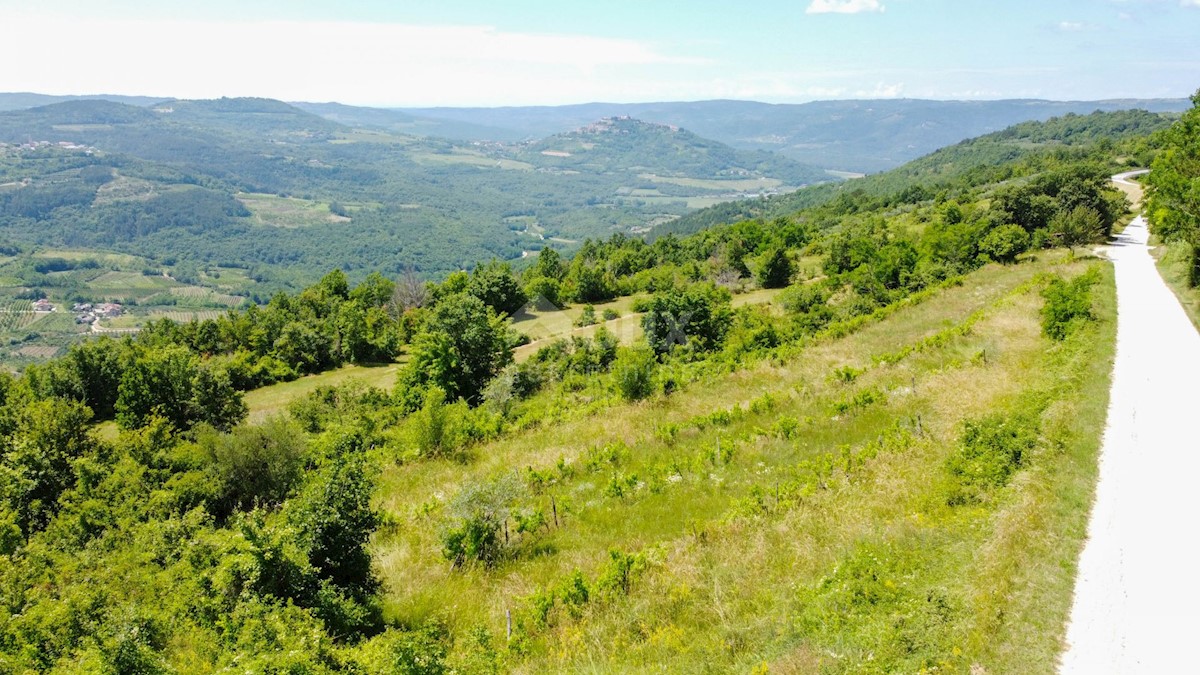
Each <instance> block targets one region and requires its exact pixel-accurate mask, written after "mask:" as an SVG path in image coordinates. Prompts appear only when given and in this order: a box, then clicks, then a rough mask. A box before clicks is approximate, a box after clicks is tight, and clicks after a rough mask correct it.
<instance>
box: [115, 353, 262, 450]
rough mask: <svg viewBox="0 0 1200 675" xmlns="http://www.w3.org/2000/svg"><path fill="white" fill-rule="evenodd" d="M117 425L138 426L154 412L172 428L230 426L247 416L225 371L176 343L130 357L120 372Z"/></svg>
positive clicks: (240, 396) (128, 427)
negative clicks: (201, 360) (205, 425)
mask: <svg viewBox="0 0 1200 675" xmlns="http://www.w3.org/2000/svg"><path fill="white" fill-rule="evenodd" d="M115 408H116V413H117V424H119V425H120V426H121V427H122V428H124V429H138V428H141V427H142V426H144V425H145V424H146V423H147V422H148V421H150V420H151V419H153V418H154V417H156V416H160V417H163V418H165V419H166V420H167V421H169V422H170V423H171V424H172V425H173V426H174V427H175V428H176V429H180V430H187V429H191V428H192V427H193V426H194V425H196V424H197V423H199V422H205V423H207V424H209V425H211V426H213V427H216V428H218V429H230V428H232V427H233V426H235V425H236V424H238V423H239V422H241V421H242V420H243V419H245V417H246V404H245V402H244V401H243V400H242V395H241V393H240V392H238V391H237V390H235V389H234V388H233V385H232V383H231V382H230V380H229V376H228V374H227V373H226V372H225V371H224V370H220V369H210V368H209V367H207V366H202V365H200V363H199V359H197V358H196V357H195V356H194V355H193V354H191V352H189V351H188V350H187V349H186V348H184V347H180V346H170V347H162V348H157V349H149V350H146V351H145V352H144V353H142V354H141V355H140V356H138V357H137V358H134V359H133V360H132V361H131V363H130V364H129V366H128V367H127V368H126V369H125V372H124V374H123V375H122V376H121V384H120V387H119V388H118V391H117V402H116V406H115Z"/></svg>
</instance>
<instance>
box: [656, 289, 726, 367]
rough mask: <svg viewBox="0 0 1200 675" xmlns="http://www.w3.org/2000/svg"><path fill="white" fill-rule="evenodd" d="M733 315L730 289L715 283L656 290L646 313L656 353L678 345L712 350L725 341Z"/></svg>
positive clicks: (661, 352) (669, 349) (699, 349)
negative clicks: (663, 290)
mask: <svg viewBox="0 0 1200 675" xmlns="http://www.w3.org/2000/svg"><path fill="white" fill-rule="evenodd" d="M731 318H732V310H731V309H730V295H729V291H727V290H725V289H723V288H717V287H716V286H713V285H711V284H707V285H706V284H695V285H693V286H691V287H689V288H687V289H685V290H679V289H671V290H668V291H665V292H662V293H655V294H654V296H653V297H652V298H651V300H650V307H649V309H648V310H647V311H646V314H645V315H644V316H643V317H642V329H643V330H644V331H645V333H646V342H648V343H649V344H650V348H651V349H653V350H654V353H655V354H665V353H667V352H669V351H672V350H673V349H674V348H675V347H676V346H678V345H689V346H691V347H693V348H695V349H697V350H698V351H711V350H713V349H716V348H717V347H719V346H720V345H721V342H722V341H723V340H724V338H725V332H726V331H727V330H728V328H729V324H730V321H731Z"/></svg>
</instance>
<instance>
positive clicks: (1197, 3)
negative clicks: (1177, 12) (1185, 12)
mask: <svg viewBox="0 0 1200 675" xmlns="http://www.w3.org/2000/svg"><path fill="white" fill-rule="evenodd" d="M1179 6H1180V7H1200V0H1179Z"/></svg>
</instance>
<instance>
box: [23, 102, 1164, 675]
mask: <svg viewBox="0 0 1200 675" xmlns="http://www.w3.org/2000/svg"><path fill="white" fill-rule="evenodd" d="M255 105H257V104H255ZM181 108H182V106H181ZM117 110H118V109H113V110H112V112H113V113H114V114H115V113H116V111H117ZM262 112H264V113H265V114H266V115H267V117H265V118H264V119H263V120H262V124H263V125H264V127H263V128H271V129H277V130H281V129H294V128H295V127H294V126H293V123H292V122H291V121H289V119H295V118H290V117H289V116H292V115H294V113H290V112H288V111H282V113H276V112H271V111H269V110H263V111H262ZM122 114H123V113H122ZM133 114H136V113H133ZM171 114H173V113H171ZM194 114H196V115H198V116H199V115H206V114H212V111H211V110H199V111H195V113H194ZM280 114H282V115H283V117H280V116H278V115H280ZM301 119H304V118H301ZM1122 119H1123V118H1120V117H1109V116H1105V115H1096V116H1089V117H1088V118H1086V120H1084V121H1082V123H1081V120H1071V121H1069V123H1060V122H1055V123H1051V124H1049V125H1046V126H1045V127H1037V126H1030V127H1026V128H1024V129H1023V130H1019V131H1015V132H1013V133H1015V134H1016V135H1017V136H1018V137H1021V138H1027V139H1032V138H1037V137H1045V138H1057V136H1058V135H1060V134H1061V133H1062V131H1061V130H1062V129H1070V130H1072V131H1071V135H1072V136H1073V137H1077V138H1078V139H1080V140H1079V143H1078V145H1077V146H1072V147H1071V148H1067V149H1056V150H1055V151H1047V150H1046V149H1045V148H1044V147H1042V146H1041V145H1039V144H1038V143H1033V142H1030V143H1024V144H1023V147H1024V149H1023V150H1019V151H1018V152H1017V153H1016V154H1015V155H1014V156H1012V157H1007V158H1004V159H1001V160H995V161H994V165H993V166H991V167H990V168H988V169H987V170H986V171H985V170H983V169H981V168H976V169H972V168H970V167H954V166H952V165H951V161H957V160H958V158H960V157H970V156H971V154H972V152H973V151H974V150H973V149H972V146H969V145H968V146H964V147H962V148H960V149H959V150H958V151H957V152H954V153H949V154H946V155H942V160H941V161H939V160H938V159H937V158H935V157H931V158H927V159H926V160H924V163H922V164H919V165H916V166H913V167H909V168H906V169H903V170H902V171H900V172H897V173H896V174H894V175H893V176H892V177H891V178H888V177H880V178H879V179H878V180H879V181H880V183H879V185H880V187H879V190H880V193H879V194H883V195H890V194H892V192H891V190H894V189H895V188H896V187H898V186H899V185H903V192H905V193H906V194H907V195H908V196H906V197H905V198H903V199H892V198H890V197H888V198H879V197H876V196H873V193H871V192H867V191H865V190H864V191H862V192H858V191H845V192H842V193H839V194H836V195H835V196H834V198H833V199H831V200H827V201H826V202H825V203H823V204H820V205H817V206H813V207H810V208H804V209H799V210H796V211H793V212H789V213H783V214H780V215H779V216H778V217H775V218H773V219H766V220H764V219H760V220H744V221H742V220H739V221H730V222H726V223H722V224H719V225H716V226H714V227H711V228H708V229H705V230H703V231H700V232H697V233H694V234H691V235H687V236H677V235H675V234H671V233H667V234H665V235H663V236H660V237H657V238H656V239H654V240H653V241H652V242H647V241H644V240H643V239H641V238H637V237H633V236H629V235H625V234H616V235H612V236H605V237H603V238H599V239H587V240H585V241H583V242H582V243H581V245H580V246H579V248H578V251H577V252H576V253H575V254H574V255H573V256H570V257H565V256H560V255H559V254H558V253H557V252H555V251H554V250H553V249H551V248H546V249H543V251H542V253H541V254H540V255H538V256H537V257H536V259H535V260H534V261H533V264H531V265H529V266H528V267H527V268H525V269H523V270H521V271H519V272H518V271H514V269H513V268H512V267H510V266H509V265H508V264H506V263H504V262H499V261H492V262H483V261H481V264H477V265H473V266H472V271H471V272H464V271H460V272H455V273H453V274H451V275H449V276H448V277H446V278H445V279H444V280H442V281H441V282H440V283H423V282H422V281H421V280H419V279H418V278H416V277H415V276H414V275H407V276H403V277H401V278H399V279H396V280H394V281H393V280H391V279H389V278H387V275H374V274H373V275H368V276H365V277H363V280H362V281H361V282H359V283H355V282H354V281H352V280H351V279H349V278H348V276H347V275H346V274H344V273H343V272H342V271H340V270H336V271H331V272H328V273H326V274H325V275H324V276H323V277H322V278H321V279H320V281H319V282H317V283H316V284H314V285H312V286H310V287H308V288H306V289H304V290H303V291H300V292H298V293H295V294H290V295H289V294H279V295H277V296H275V297H274V298H273V299H271V301H270V302H269V303H268V304H267V305H266V306H265V307H252V308H249V309H246V310H232V311H230V312H228V313H226V314H225V315H223V316H219V317H215V318H210V319H205V320H194V321H191V322H188V323H184V324H180V323H177V322H173V321H170V320H161V321H157V322H155V323H154V324H152V325H151V326H148V327H147V328H145V329H143V330H142V331H141V332H140V333H139V334H138V335H137V336H136V337H125V338H121V339H118V340H113V339H101V340H97V341H91V342H88V343H86V344H81V345H78V346H75V347H73V348H72V349H71V350H70V352H69V354H68V355H67V356H66V357H63V358H61V359H57V360H54V361H52V362H50V363H48V364H46V365H43V366H39V367H34V368H30V369H28V371H27V372H26V373H25V374H23V375H21V376H18V377H12V376H7V375H5V376H2V377H0V403H2V405H0V439H2V441H3V448H4V451H3V454H2V455H0V558H2V560H0V563H2V564H0V670H4V671H10V670H11V671H15V672H26V671H29V672H214V671H221V670H237V671H240V672H283V671H286V672H312V673H324V672H362V673H392V672H428V673H441V672H450V671H457V672H501V671H513V670H515V671H528V672H548V671H572V670H626V671H637V670H644V669H647V668H651V667H654V665H655V664H662V663H671V664H672V667H673V668H676V669H678V670H680V671H687V672H704V671H710V670H713V669H716V670H735V671H739V670H740V671H747V670H752V669H754V670H757V671H758V672H769V671H773V670H780V671H788V670H798V671H814V670H823V671H827V672H861V671H863V670H874V671H879V672H896V671H907V672H917V671H922V670H924V671H934V670H939V671H940V670H946V671H951V670H953V671H959V670H962V671H966V670H972V669H978V668H982V669H984V670H985V671H987V672H1030V671H1037V670H1045V669H1046V668H1047V664H1053V663H1054V659H1055V656H1056V654H1057V651H1058V649H1059V644H1060V640H1061V633H1062V626H1063V622H1064V619H1065V616H1066V612H1067V608H1068V605H1069V602H1070V591H1071V582H1072V577H1071V570H1072V569H1073V561H1074V560H1075V557H1076V554H1077V553H1078V549H1079V546H1080V545H1081V538H1082V536H1083V532H1084V526H1083V522H1084V518H1085V516H1084V514H1083V513H1082V512H1081V510H1080V509H1079V508H1078V506H1079V504H1081V503H1087V501H1088V499H1089V497H1088V495H1089V494H1090V493H1089V491H1090V489H1091V487H1090V485H1091V484H1090V482H1089V480H1088V477H1089V476H1090V475H1091V472H1093V471H1094V466H1095V456H1094V453H1095V449H1096V446H1097V443H1098V434H1099V429H1100V428H1101V426H1102V425H1101V424H1100V423H1099V420H1102V419H1103V414H1104V410H1105V406H1106V401H1105V396H1104V392H1105V391H1106V390H1107V389H1106V378H1107V372H1108V370H1107V364H1108V360H1109V359H1111V356H1112V349H1113V344H1112V342H1113V341H1112V338H1113V332H1112V331H1113V327H1114V325H1115V324H1114V317H1113V288H1112V278H1111V271H1110V269H1109V268H1108V267H1107V266H1106V265H1104V264H1103V263H1101V262H1099V261H1096V260H1095V259H1093V258H1090V257H1089V256H1087V255H1086V253H1085V249H1084V248H1083V247H1085V246H1086V245H1088V244H1090V243H1093V242H1097V241H1101V240H1103V239H1104V238H1105V237H1106V236H1107V235H1108V234H1109V233H1110V232H1111V230H1112V228H1114V227H1115V226H1117V225H1118V224H1119V223H1120V222H1121V220H1122V219H1123V218H1125V217H1126V216H1127V203H1126V202H1125V201H1124V197H1123V196H1122V195H1121V193H1119V192H1117V191H1115V190H1113V189H1112V188H1111V187H1110V186H1109V184H1108V182H1107V176H1108V174H1109V173H1110V171H1111V169H1112V167H1114V166H1117V165H1119V164H1121V163H1122V162H1124V161H1126V160H1127V158H1129V157H1135V156H1137V157H1142V156H1147V157H1148V156H1149V155H1151V154H1153V153H1154V152H1155V151H1156V149H1157V148H1158V147H1159V144H1160V142H1161V141H1160V139H1161V138H1162V136H1161V134H1159V135H1152V136H1150V137H1147V136H1146V135H1145V132H1147V131H1149V130H1152V129H1155V128H1158V123H1157V122H1153V121H1152V120H1146V123H1145V124H1144V125H1141V123H1140V122H1139V123H1137V124H1135V125H1134V126H1137V127H1138V129H1137V131H1134V130H1132V127H1130V126H1128V125H1127V122H1128V120H1125V121H1122ZM1130 119H1134V120H1138V119H1141V118H1140V117H1138V116H1136V115H1135V116H1133V117H1132V118H1130ZM105 124H114V125H115V124H120V122H119V121H118V120H116V119H114V121H113V122H111V123H105ZM1055 125H1059V126H1055ZM280 133H288V132H286V131H281V132H280ZM314 133H316V132H315V131H314ZM988 143H992V142H987V143H981V146H980V147H984V146H986V145H987V144H988ZM84 156H85V157H92V156H88V155H84ZM979 166H982V165H981V164H980V165H979ZM75 169H79V170H82V167H75ZM67 170H74V169H67ZM888 181H896V183H890V182H888ZM196 189H201V190H203V189H208V188H204V187H202V186H197V188H196ZM350 213H351V217H352V220H354V219H357V214H356V213H355V212H354V211H350ZM230 217H231V218H244V217H245V216H240V215H237V214H236V213H235V214H233V215H231V216H230ZM751 291H752V292H753V293H751ZM751 295H752V296H753V297H754V298H755V299H757V300H758V301H757V302H739V301H738V298H745V297H747V296H751ZM617 298H623V300H622V301H621V302H620V303H618V302H611V301H613V300H615V299H617ZM565 304H573V305H577V306H578V305H582V306H583V311H582V313H581V314H580V315H579V320H578V322H577V323H579V324H581V325H583V324H593V325H595V324H600V325H598V326H595V327H592V328H589V330H590V331H591V332H590V334H589V335H586V336H585V335H583V334H582V333H580V332H574V331H572V329H571V328H566V329H564V330H553V329H550V328H548V327H547V326H545V325H539V324H538V323H537V321H536V317H537V316H542V317H545V316H549V315H550V314H552V313H553V312H554V311H555V310H554V307H556V306H562V305H565ZM618 306H619V307H622V308H623V309H622V312H618V311H617V310H616V308H617V307H618ZM623 312H631V313H632V314H628V315H626V316H621V315H620V314H621V313H623ZM514 317H515V318H516V319H517V320H516V321H512V319H513V318H514ZM535 329H538V330H535ZM534 333H537V335H536V336H535V335H534ZM535 339H536V340H537V341H536V342H534V341H533V340H535ZM521 345H524V346H521ZM393 359H396V360H400V361H401V362H402V365H401V366H400V367H399V375H398V377H397V381H396V383H395V385H394V386H393V387H391V388H388V389H379V388H372V387H367V386H365V385H363V384H361V383H353V382H351V383H349V384H340V385H338V386H326V387H318V388H316V389H315V391H313V392H312V393H311V394H308V395H305V396H302V397H298V398H295V399H294V400H292V401H291V402H290V403H289V404H288V405H286V410H287V413H286V414H285V415H281V416H278V417H275V418H271V419H268V420H266V421H264V422H261V423H255V424H247V423H245V422H244V420H245V418H246V413H247V409H246V406H245V399H244V398H243V396H242V394H241V392H242V391H243V390H246V389H249V388H253V387H258V386H261V385H263V384H267V383H271V382H278V381H283V380H288V379H292V378H295V377H297V376H300V375H301V374H304V373H319V372H322V371H326V370H328V369H330V368H334V367H337V366H339V365H341V364H346V363H365V362H374V361H389V360H393ZM109 420H111V421H112V422H109ZM101 421H103V422H104V424H101V425H99V426H97V424H96V423H97V422H101Z"/></svg>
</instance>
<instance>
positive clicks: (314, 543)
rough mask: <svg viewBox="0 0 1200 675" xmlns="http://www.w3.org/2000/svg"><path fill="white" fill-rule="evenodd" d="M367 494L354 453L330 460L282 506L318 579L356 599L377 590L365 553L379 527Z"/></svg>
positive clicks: (369, 485) (370, 486) (362, 466)
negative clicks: (286, 504) (318, 576)
mask: <svg viewBox="0 0 1200 675" xmlns="http://www.w3.org/2000/svg"><path fill="white" fill-rule="evenodd" d="M356 444H357V445H361V439H358V440H357V442H356ZM373 491H374V480H373V478H372V477H371V475H370V474H369V473H368V471H367V468H366V460H365V459H364V457H363V456H362V452H361V448H359V450H358V451H357V452H348V453H346V454H344V455H341V456H337V457H334V458H332V459H330V460H329V461H328V463H327V464H326V465H325V466H324V467H322V469H321V470H320V471H319V472H317V474H316V475H314V476H313V477H312V479H311V480H309V482H308V484H307V485H305V486H304V488H303V489H302V490H301V493H300V494H299V495H297V496H296V498H295V499H294V500H293V501H292V502H290V503H289V505H288V506H289V509H288V521H289V522H290V523H292V524H293V525H295V526H296V527H297V529H298V530H299V533H300V534H299V536H300V539H301V546H302V549H303V550H304V551H305V552H306V553H307V555H308V560H309V562H310V564H312V566H313V567H314V568H316V570H317V572H318V574H319V575H320V576H321V578H323V579H327V580H329V581H330V582H332V583H333V584H335V585H336V586H338V587H339V588H341V589H343V590H346V591H349V592H351V593H352V594H353V595H354V596H356V597H358V598H360V599H365V598H366V597H367V596H369V595H370V594H371V593H372V592H373V591H374V590H375V589H376V587H377V586H378V581H377V580H376V578H375V573H374V571H373V570H372V569H371V553H370V551H368V550H367V544H368V543H369V541H370V539H371V534H372V533H373V532H374V531H375V528H376V527H377V526H378V525H379V516H378V515H377V514H376V513H375V511H374V510H373V509H372V508H371V493H372V492H373Z"/></svg>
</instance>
